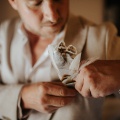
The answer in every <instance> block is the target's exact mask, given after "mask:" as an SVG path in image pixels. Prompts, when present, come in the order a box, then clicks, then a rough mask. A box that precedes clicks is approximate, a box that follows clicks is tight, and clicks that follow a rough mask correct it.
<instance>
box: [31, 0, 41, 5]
mask: <svg viewBox="0 0 120 120" xmlns="http://www.w3.org/2000/svg"><path fill="white" fill-rule="evenodd" d="M41 3H42V1H41V0H40V1H30V2H29V5H30V6H39V5H40V4H41Z"/></svg>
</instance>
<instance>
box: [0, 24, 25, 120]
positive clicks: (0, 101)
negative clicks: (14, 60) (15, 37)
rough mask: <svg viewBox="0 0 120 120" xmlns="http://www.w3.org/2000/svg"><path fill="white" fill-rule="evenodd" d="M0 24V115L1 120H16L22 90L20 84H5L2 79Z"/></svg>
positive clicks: (0, 30)
mask: <svg viewBox="0 0 120 120" xmlns="http://www.w3.org/2000/svg"><path fill="white" fill-rule="evenodd" d="M3 27H5V26H3V25H2V24H0V115H1V117H2V118H8V119H10V120H17V104H18V97H19V94H20V91H21V88H22V86H23V85H22V84H7V83H6V82H4V80H3V79H2V75H1V71H2V70H1V66H2V61H1V58H2V42H3V40H4V39H3V32H4V28H3ZM6 75H7V74H6Z"/></svg>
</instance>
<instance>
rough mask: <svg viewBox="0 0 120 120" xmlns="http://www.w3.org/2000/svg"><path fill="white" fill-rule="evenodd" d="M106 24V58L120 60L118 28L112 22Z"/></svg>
mask: <svg viewBox="0 0 120 120" xmlns="http://www.w3.org/2000/svg"><path fill="white" fill-rule="evenodd" d="M106 25H107V27H106V36H105V39H106V43H105V44H106V59H108V60H120V37H119V36H117V29H116V27H115V26H114V25H113V24H112V23H110V22H108V23H107V24H106Z"/></svg>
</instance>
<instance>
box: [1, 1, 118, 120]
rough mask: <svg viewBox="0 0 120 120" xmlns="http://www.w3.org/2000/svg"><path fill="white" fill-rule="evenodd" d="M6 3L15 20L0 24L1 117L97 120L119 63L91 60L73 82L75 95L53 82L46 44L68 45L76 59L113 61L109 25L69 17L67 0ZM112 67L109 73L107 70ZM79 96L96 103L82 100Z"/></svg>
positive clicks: (113, 88) (114, 39)
mask: <svg viewBox="0 0 120 120" xmlns="http://www.w3.org/2000/svg"><path fill="white" fill-rule="evenodd" d="M9 3H10V4H11V6H12V7H13V8H14V9H15V10H16V11H18V13H19V15H20V18H21V19H17V18H16V19H12V20H9V21H6V22H4V23H2V24H1V26H0V45H1V47H0V49H1V50H0V51H1V65H0V66H1V84H0V113H1V115H2V117H3V118H6V119H11V120H17V119H26V120H61V119H64V120H88V119H89V120H90V119H91V120H94V119H95V120H98V119H101V108H102V103H103V99H101V98H98V97H103V96H105V95H109V94H111V93H113V92H114V91H117V90H118V89H119V88H120V81H119V80H120V79H119V78H120V77H119V75H118V74H119V73H118V72H117V73H116V72H115V70H116V68H120V67H119V66H120V65H119V64H120V62H119V61H118V62H116V61H112V62H111V61H109V62H108V63H107V62H105V61H100V62H99V61H96V62H95V63H93V64H90V65H89V66H86V67H84V68H83V69H81V70H80V73H79V74H78V76H77V77H76V78H75V81H76V82H75V88H76V90H77V91H78V92H79V93H80V94H78V93H77V91H76V90H75V89H72V88H68V87H66V86H65V85H63V84H62V83H61V82H60V81H59V79H58V75H57V73H56V71H55V69H54V67H53V66H52V64H51V60H50V58H49V55H48V48H47V46H48V45H49V44H53V43H55V42H59V41H61V40H64V41H65V43H66V45H70V44H72V45H74V46H75V47H76V49H77V51H78V52H79V53H80V52H82V60H83V59H88V58H91V57H99V58H100V59H110V60H111V59H112V60H117V59H120V53H119V51H118V49H119V46H120V39H119V38H117V37H116V29H115V27H114V26H113V25H111V24H110V23H107V24H102V25H99V26H97V25H95V24H93V23H91V22H89V21H87V20H85V19H83V18H82V17H75V16H73V15H70V14H69V0H9ZM108 65H111V66H108ZM112 65H113V67H114V69H113V70H114V72H111V70H112V69H111V67H112ZM104 66H105V68H106V69H104ZM116 66H117V67H116ZM108 69H109V70H110V71H109V70H108ZM114 76H115V77H114ZM109 77H110V79H108V78H109ZM104 79H105V81H104ZM106 84H107V85H106ZM112 84H114V86H112ZM108 85H109V86H108ZM109 87H110V89H109ZM81 94H82V95H83V96H86V97H89V96H92V97H95V98H98V99H93V98H84V97H82V96H81Z"/></svg>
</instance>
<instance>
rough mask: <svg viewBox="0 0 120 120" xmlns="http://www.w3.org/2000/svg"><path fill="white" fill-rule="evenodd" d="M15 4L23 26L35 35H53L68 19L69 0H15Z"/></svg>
mask: <svg viewBox="0 0 120 120" xmlns="http://www.w3.org/2000/svg"><path fill="white" fill-rule="evenodd" d="M16 5H17V11H18V12H19V14H20V16H21V19H22V21H23V23H24V27H25V28H26V30H28V31H30V32H32V33H34V34H36V35H42V36H44V37H49V36H50V35H54V34H56V33H58V32H60V30H61V29H62V28H63V27H64V25H65V23H66V21H67V19H68V14H69V0H16Z"/></svg>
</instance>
